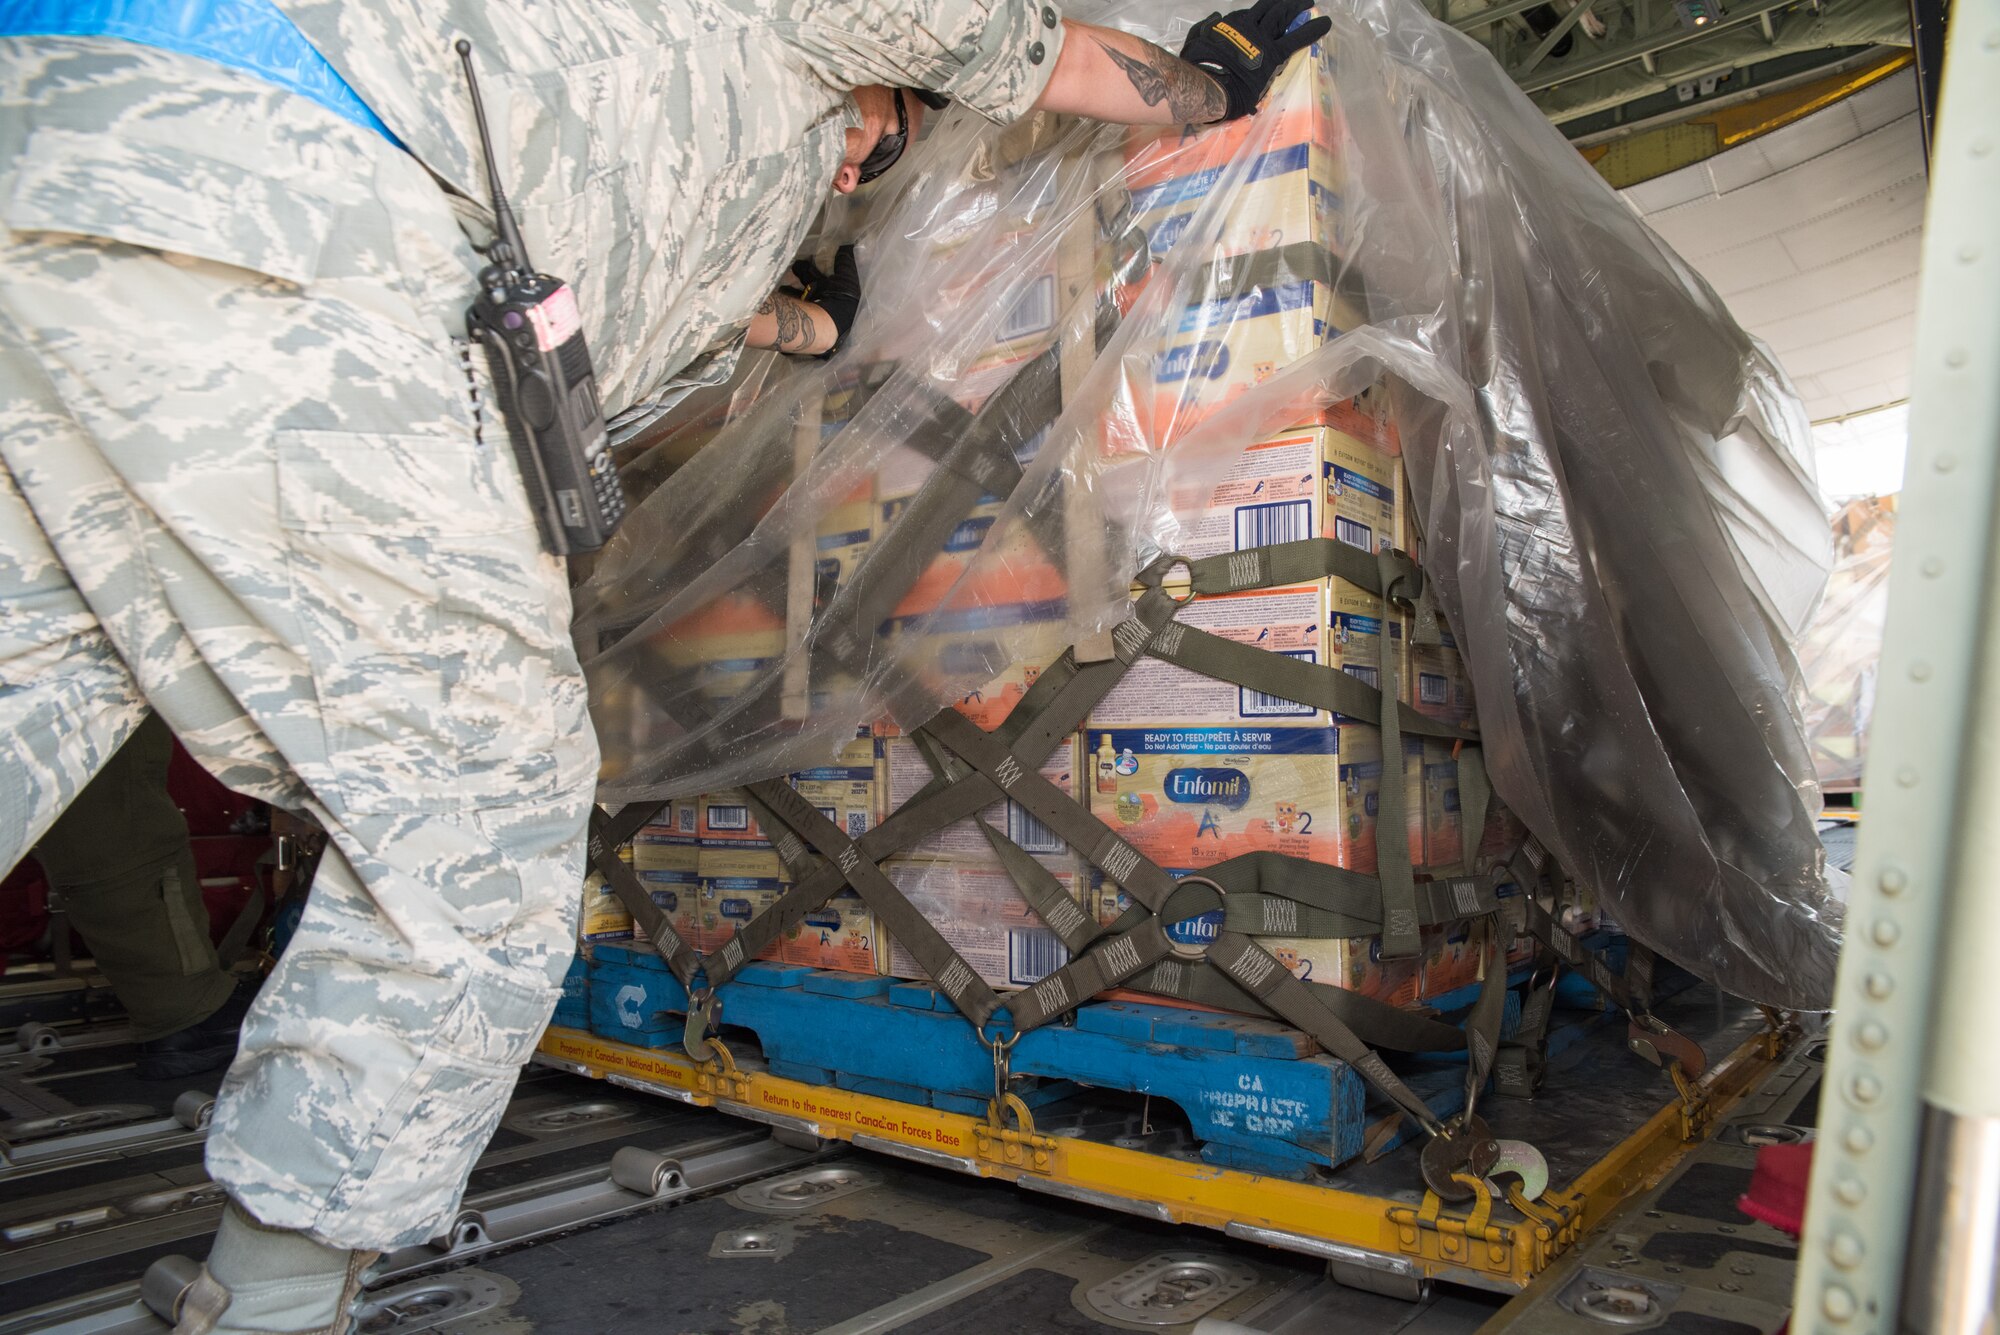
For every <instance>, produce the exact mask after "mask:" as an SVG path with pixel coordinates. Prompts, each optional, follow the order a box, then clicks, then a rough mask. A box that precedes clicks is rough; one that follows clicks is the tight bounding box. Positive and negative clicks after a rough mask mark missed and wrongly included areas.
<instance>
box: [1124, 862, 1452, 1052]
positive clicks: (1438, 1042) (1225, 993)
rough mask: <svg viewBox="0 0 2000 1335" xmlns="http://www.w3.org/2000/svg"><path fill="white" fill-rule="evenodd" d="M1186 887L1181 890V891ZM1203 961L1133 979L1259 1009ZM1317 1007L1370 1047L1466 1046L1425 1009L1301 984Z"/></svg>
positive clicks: (1131, 916)
mask: <svg viewBox="0 0 2000 1335" xmlns="http://www.w3.org/2000/svg"><path fill="white" fill-rule="evenodd" d="M1188 888H1189V887H1188V886H1185V885H1184V886H1183V887H1182V890H1183V891H1186V890H1187V889H1188ZM1145 917H1146V911H1145V910H1144V909H1142V908H1140V907H1139V906H1138V905H1136V904H1135V905H1133V906H1132V908H1130V909H1129V910H1127V911H1126V912H1125V913H1123V914H1121V915H1120V916H1119V918H1118V921H1116V922H1114V923H1112V924H1111V926H1110V927H1109V928H1108V929H1107V930H1108V931H1109V932H1111V933H1112V934H1114V935H1115V934H1117V933H1119V932H1122V931H1126V930H1129V929H1130V928H1132V927H1133V926H1135V925H1137V924H1138V923H1140V922H1142V921H1144V919H1145ZM1209 963H1210V962H1208V961H1201V960H1180V959H1169V960H1163V961H1161V962H1160V963H1159V964H1156V965H1154V966H1153V967H1152V968H1151V969H1149V970H1147V971H1146V972H1145V973H1142V974H1139V975H1138V976H1136V977H1135V978H1134V979H1133V980H1132V986H1133V987H1134V988H1136V989H1138V990H1140V991H1143V992H1157V993H1159V994H1160V995H1161V996H1163V997H1178V998H1179V999H1180V1000H1182V1001H1192V1002H1195V1003H1196V1004H1197V1005H1202V1006H1213V1007H1215V1008H1216V1009H1218V1010H1237V1011H1240V1010H1245V1009H1259V1008H1264V1006H1263V1002H1261V1001H1260V1000H1258V998H1256V997H1255V996H1252V995H1250V994H1249V993H1246V992H1245V991H1244V990H1243V989H1242V988H1240V987H1238V986H1237V985H1236V984H1235V983H1233V982H1231V981H1230V980H1229V978H1228V977H1226V976H1225V975H1224V974H1223V973H1221V972H1220V971H1219V970H1217V969H1214V968H1211V967H1209ZM1300 986H1302V987H1304V988H1306V989H1307V990H1308V991H1310V992H1311V993H1312V994H1313V996H1314V997H1315V998H1317V999H1318V1001H1319V1004H1320V1005H1321V1006H1322V1007H1323V1008H1325V1009H1326V1010H1329V1011H1331V1012H1332V1013H1333V1014H1334V1015H1335V1016H1336V1017H1337V1018H1338V1019H1339V1020H1340V1022H1341V1023H1342V1024H1344V1025H1346V1026H1347V1027H1348V1028H1349V1029H1350V1030H1352V1031H1353V1032H1354V1035H1355V1036H1356V1037H1357V1038H1359V1039H1361V1040H1362V1041H1363V1042H1364V1043H1367V1044H1368V1045H1369V1046H1371V1047H1377V1048H1393V1049H1394V1050H1395V1051H1397V1052H1458V1051H1460V1050H1462V1049H1463V1048H1464V1047H1465V1034H1464V1033H1463V1032H1462V1031H1460V1030H1459V1029H1458V1028H1457V1027H1456V1026H1454V1025H1449V1024H1444V1023H1442V1022H1441V1021H1439V1020H1437V1019H1435V1018H1433V1013H1432V1012H1428V1011H1419V1010H1411V1009H1407V1008H1405V1007H1402V1006H1391V1005H1390V1004H1389V1003H1388V1002H1386V1001H1377V1000H1376V999H1375V998H1373V997H1366V996H1363V995H1362V994H1361V993H1359V992H1350V991H1348V990H1347V989H1346V988H1344V987H1331V986H1326V985H1323V984H1320V983H1309V982H1305V981H1304V980H1301V981H1300Z"/></svg>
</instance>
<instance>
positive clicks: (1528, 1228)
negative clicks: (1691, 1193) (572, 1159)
mask: <svg viewBox="0 0 2000 1335" xmlns="http://www.w3.org/2000/svg"><path fill="white" fill-rule="evenodd" d="M1795 1037H1796V1031H1795V1030H1794V1029H1793V1028H1792V1027H1791V1026H1790V1025H1786V1024H1779V1025H1777V1026H1775V1027H1773V1028H1771V1029H1767V1030H1766V1031H1764V1032H1763V1033H1760V1034H1758V1035H1756V1036H1754V1037H1752V1038H1751V1039H1749V1040H1748V1041H1746V1042H1745V1043H1744V1044H1743V1045H1742V1046H1741V1047H1739V1048H1737V1049H1736V1050H1735V1051H1734V1052H1732V1053H1730V1054H1729V1055H1728V1056H1727V1057H1725V1058H1724V1059H1722V1060H1721V1061H1719V1062H1716V1063H1714V1064H1713V1065H1712V1066H1711V1067H1710V1068H1709V1069H1708V1071H1707V1072H1706V1073H1705V1074H1704V1076H1703V1077H1702V1078H1701V1079H1700V1080H1699V1081H1696V1082H1681V1083H1680V1097H1679V1098H1678V1099H1675V1100H1674V1101H1671V1102H1669V1103H1667V1104H1666V1105H1665V1106H1664V1107H1662V1108H1661V1109H1660V1110H1659V1112H1657V1113H1656V1114H1654V1116H1652V1117H1651V1118H1649V1119H1648V1120H1647V1121H1646V1123H1645V1124H1644V1125H1642V1126H1641V1127H1639V1129H1638V1130H1636V1131H1635V1132H1633V1133H1632V1134H1631V1135H1630V1136H1628V1137H1626V1138H1625V1140H1623V1141H1622V1142H1620V1143H1619V1144H1618V1146H1617V1147H1616V1148H1615V1149H1613V1150H1612V1151H1611V1152H1610V1153H1609V1154H1607V1155H1605V1156H1604V1157H1603V1158H1602V1159H1600V1160H1598V1161H1597V1162H1596V1163H1595V1164H1593V1165H1592V1166H1591V1167H1590V1168H1589V1169H1588V1170H1586V1171H1585V1172H1583V1173H1582V1174H1580V1175H1579V1176H1578V1177H1577V1178H1576V1180H1575V1181H1573V1182H1571V1183H1568V1184H1566V1185H1554V1186H1551V1187H1550V1189H1549V1190H1548V1191H1547V1192H1546V1193H1545V1194H1544V1195H1543V1197H1542V1198H1541V1200H1539V1201H1526V1200H1524V1199H1522V1198H1521V1196H1520V1194H1519V1192H1518V1191H1516V1192H1514V1193H1512V1195H1511V1198H1510V1199H1508V1200H1505V1201H1500V1202H1496V1201H1495V1200H1494V1199H1493V1198H1492V1196H1491V1195H1490V1194H1488V1193H1487V1192H1485V1191H1484V1190H1482V1192H1481V1194H1480V1195H1479V1196H1478V1197H1477V1199H1476V1201H1475V1203H1474V1205H1473V1207H1472V1208H1471V1209H1470V1210H1469V1211H1466V1212H1464V1213H1459V1212H1457V1211H1456V1210H1446V1209H1443V1208H1441V1206H1440V1203H1439V1201H1438V1199H1437V1197H1436V1196H1434V1195H1429V1196H1427V1197H1426V1199H1425V1201H1424V1203H1423V1204H1422V1205H1410V1204H1408V1203H1407V1202H1403V1201H1397V1200H1392V1199H1388V1198H1385V1197H1380V1196H1371V1195H1364V1194H1361V1193H1358V1192H1352V1191H1342V1190H1339V1189H1336V1188H1332V1187H1323V1186H1313V1185H1309V1184H1306V1183H1301V1182H1290V1181H1285V1180H1283V1179H1279V1178H1271V1177H1264V1176H1261V1175H1258V1174H1255V1173H1248V1172H1242V1171H1239V1170H1235V1169H1227V1168H1218V1167H1214V1166H1212V1165H1208V1164H1201V1163H1187V1162H1183V1161H1181V1160H1178V1159H1169V1158H1165V1157H1162V1156H1160V1155H1155V1154H1148V1153H1145V1152H1143V1151H1139V1150H1128V1149H1120V1148H1118V1147H1116V1146H1112V1145H1100V1144H1096V1143H1094V1142H1091V1141H1087V1140H1080V1139H1075V1138H1071V1137H1055V1136H1048V1135H1044V1134H1041V1133H1038V1132H1037V1131H1036V1130H1035V1129H1034V1124H1033V1121H1032V1119H1031V1117H1030V1116H1029V1115H1028V1113H1027V1110H1026V1109H1025V1108H1023V1107H1018V1106H1015V1107H1013V1108H1012V1109H1011V1113H1012V1115H1011V1117H1010V1118H1009V1119H1008V1121H1007V1124H1002V1125H996V1124H995V1123H993V1122H992V1121H990V1120H988V1119H983V1118H978V1117H968V1116H964V1115H962V1114H958V1113H950V1112H942V1111H939V1110H937V1109H935V1108H926V1107H920V1106H918V1105H916V1104H909V1103H900V1102H897V1101H895V1100H893V1099H885V1098H879V1097H876V1096H873V1095H868V1094H857V1093H853V1092H851V1091H848V1090H843V1089H835V1088H830V1087H827V1086H823V1085H810V1084H805V1083H802V1082H800V1081H797V1080H788V1079H785V1078H782V1077H780V1076H774V1075H771V1074H770V1073H768V1072H766V1071H762V1070H758V1069H755V1068H753V1067H750V1066H739V1065H738V1064H737V1063H736V1062H735V1061H734V1059H733V1058H732V1057H731V1055H730V1053H729V1051H728V1049H727V1048H725V1047H724V1046H723V1045H722V1044H720V1043H717V1044H716V1045H715V1048H716V1053H715V1056H714V1057H713V1058H712V1059H710V1060H708V1061H705V1062H697V1061H695V1060H693V1059H692V1058H690V1057H688V1056H686V1055H685V1054H683V1053H680V1052H669V1051H664V1050H655V1049H646V1048H636V1047H629V1046H627V1045H625V1044H622V1043H614V1042H611V1041H609V1040H607V1039H602V1038H597V1037H595V1036H593V1035H591V1034H587V1033H584V1032H583V1031H581V1030H576V1029H560V1028H552V1029H550V1030H549V1031H548V1033H547V1034H546V1035H544V1037H543V1039H542V1042H541V1046H540V1048H539V1049H538V1051H537V1053H536V1056H535V1060H536V1061H537V1062H539V1063H541V1064H544V1065H547V1066H553V1067H557V1068H559V1069H561V1070H565V1071H570V1072H574V1073H575V1074H578V1075H585V1076H589V1077H592V1078H594V1079H601V1080H610V1081H612V1082H613V1083H616V1084H619V1085H622V1086H625V1087H628V1088H632V1089H638V1090H643V1091H646V1092H649V1093H654V1094H659V1095H662V1096H664V1097H667V1098H672V1099H677V1100H679V1101H681V1102H684V1103H691V1104H695V1105H698V1106H701V1107H712V1108H717V1109H719V1110H721V1111H723V1112H727V1113H731V1114H734V1115H736V1116H739V1117H745V1118H748V1119H750V1120H752V1121H758V1122H764V1123H767V1124H770V1125H773V1126H777V1127H780V1128H785V1129H788V1130H791V1131H793V1132H798V1133H805V1134H810V1135H813V1136H816V1137H819V1138H820V1139H822V1140H844V1141H848V1142H850V1143H852V1144H853V1145H855V1146H856V1147H857V1148H860V1149H866V1150H874V1151H877V1152H880V1153H884V1154H890V1155H895V1156H897V1157H899V1158H905V1159H910V1160H914V1161H916V1162H920V1163H926V1164H931V1165H934V1166H939V1167H946V1168H952V1169H956V1170H958V1171H960V1172H963V1173H970V1174H973V1175H976V1176H979V1177H989V1178H1000V1179H1003V1180H1005V1181H1010V1182H1013V1183H1015V1184H1016V1185H1018V1186H1021V1187H1025V1188H1028V1189H1031V1190H1036V1191H1042V1192H1045V1193H1048V1194H1051V1195H1056V1196H1061V1197H1065V1198H1067V1199H1070V1200H1075V1201H1081V1202H1085V1203H1089V1204H1094V1205H1099V1206H1102V1207H1105V1208H1108V1209H1113V1210H1121V1211H1124V1212H1126V1213H1130V1214H1137V1215H1142V1216H1144V1217H1146V1218H1150V1219H1157V1220H1160V1221H1162V1222H1168V1223H1180V1224H1197V1225H1200V1226H1202V1227H1205V1228H1214V1229H1220V1230H1222V1231H1224V1232H1225V1233H1228V1234H1229V1235H1231V1236H1233V1237H1239V1238H1245V1239H1249V1240H1251V1241H1256V1242H1262V1243H1265V1244H1268V1245H1271V1246H1275V1247H1281V1248H1285V1249H1288V1250H1292V1251H1300V1252H1305V1253H1307V1254H1310V1255H1316V1256H1323V1257H1326V1258H1327V1259H1328V1260H1331V1261H1336V1262H1342V1263H1344V1264H1346V1265H1348V1266H1350V1267H1359V1268H1361V1269H1363V1270H1369V1271H1375V1272H1380V1273H1383V1274H1385V1275H1388V1276H1395V1277H1399V1278H1405V1279H1412V1280H1414V1279H1423V1278H1428V1279H1437V1280H1446V1281H1450V1282H1453V1283H1458V1284H1468V1285H1472V1286H1475V1287H1478V1288H1484V1289H1492V1290H1496V1291H1499V1292H1506V1293H1511V1292H1514V1291H1516V1290H1519V1289H1521V1288H1523V1287H1525V1286H1526V1285H1527V1284H1528V1283H1529V1281H1531V1280H1533V1279H1534V1278H1535V1276H1536V1275H1538V1274H1540V1273H1541V1272H1542V1271H1543V1270H1544V1269H1546V1268H1547V1267H1548V1266H1549V1264H1550V1263H1551V1262H1553V1261H1554V1260H1555V1259H1556V1258H1557V1257H1559V1256H1561V1255H1562V1254H1563V1253H1564V1252H1565V1251H1567V1250H1569V1248H1570V1247H1571V1246H1573V1245H1574V1244H1575V1242H1576V1241H1577V1239H1578V1238H1580V1237H1582V1236H1583V1234H1584V1232H1585V1231H1587V1230H1588V1229H1591V1228H1594V1227H1595V1226H1596V1225H1597V1224H1599V1223H1601V1222H1603V1220H1604V1219H1605V1218H1606V1217H1608V1216H1609V1215H1610V1214H1611V1213H1612V1212H1613V1211H1615V1210H1616V1209H1617V1207H1618V1206H1619V1205H1620V1204H1621V1203H1622V1202H1623V1201H1625V1200H1626V1199H1628V1198H1629V1197H1631V1196H1633V1195H1634V1194H1636V1193H1638V1192H1640V1191H1642V1190H1644V1189H1645V1188H1646V1187H1648V1186H1650V1185H1651V1184H1653V1183H1654V1182H1657V1181H1658V1180H1659V1179H1660V1177H1661V1175H1662V1174H1664V1173H1665V1172H1666V1171H1667V1170H1668V1169H1670V1168H1671V1167H1673V1165H1674V1164H1675V1163H1676V1162H1677V1161H1678V1160H1679V1159H1680V1158H1681V1156H1682V1155H1684V1154H1685V1153H1686V1152H1687V1151H1688V1150H1689V1148H1691V1147H1692V1146H1693V1145H1695V1144H1697V1143H1699V1142H1700V1140H1702V1139H1703V1138H1705V1137H1706V1136H1707V1134H1708V1133H1709V1131H1710V1129H1711V1128H1712V1127H1714V1126H1715V1125H1716V1124H1717V1123H1718V1122H1719V1121H1720V1119H1721V1118H1722V1116H1723V1115H1724V1114H1725V1113H1726V1112H1727V1110H1728V1108H1729V1107H1730V1105H1732V1104H1733V1103H1735V1102H1736V1100H1737V1099H1739V1098H1741V1097H1742V1096H1743V1094H1744V1093H1745V1092H1746V1091H1749V1090H1751V1089H1753V1088H1755V1087H1756V1085H1757V1084H1758V1083H1759V1082H1760V1081H1761V1080H1762V1079H1763V1078H1764V1077H1765V1076H1767V1075H1769V1074H1770V1073H1771V1072H1772V1071H1773V1070H1774V1069H1775V1068H1776V1066H1777V1064H1778V1062H1779V1060H1780V1059H1781V1058H1782V1057H1783V1055H1784V1053H1785V1051H1786V1049H1787V1047H1788V1046H1789V1045H1790V1043H1791V1042H1792V1041H1793V1040H1794V1039H1795ZM1009 1102H1010V1104H1015V1103H1016V1101H1014V1100H1012V1099H1010V1100H1009ZM1510 1207H1511V1208H1510Z"/></svg>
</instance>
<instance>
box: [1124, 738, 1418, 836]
mask: <svg viewBox="0 0 2000 1335" xmlns="http://www.w3.org/2000/svg"><path fill="white" fill-rule="evenodd" d="M1084 744H1085V746H1086V747H1087V748H1091V749H1090V751H1089V755H1088V758H1089V759H1090V760H1091V761H1092V762H1093V774H1094V782H1093V784H1092V790H1091V796H1090V806H1091V810H1092V811H1093V812H1094V813H1096V815H1097V816H1098V818H1099V819H1101V820H1102V821H1104V823H1105V824H1107V825H1109V826H1110V827H1111V828H1113V829H1114V830H1116V831H1118V833H1119V834H1121V835H1122V836H1124V838H1125V839H1126V840H1127V841H1128V842H1130V843H1131V844H1132V845H1133V846H1134V847H1136V848H1137V849H1138V850H1139V851H1140V852H1142V853H1144V854H1145V855H1146V856H1147V857H1149V858H1151V859H1152V860H1153V861H1154V862H1156V863H1158V864H1160V865H1161V866H1163V867H1184V868H1200V867H1209V866H1213V865H1215V864H1216V863H1218V862H1224V861H1227V860H1228V859H1230V858H1233V857H1236V856H1238V855H1240V854H1243V853H1251V852H1258V851H1269V852H1275V853H1284V854H1286V855H1288V856H1291V857H1296V858H1302V859H1305V860H1307V861H1311V862H1324V863H1330V864H1333V865H1335V866H1342V867H1352V868H1354V869H1356V870H1362V871H1372V870H1373V869H1374V866H1375V820H1374V811H1375V807H1376V798H1377V795H1378V791H1379V789H1380V786H1381V776H1382V756H1381V740H1380V733H1379V731H1378V730H1377V729H1375V728H1374V727H1372V726H1367V725H1362V724H1350V725H1347V726H1344V727H1330V728H1282V727H1270V728H1250V727H1240V728H1196V727H1188V728H1097V729H1093V730H1092V731H1091V732H1089V733H1088V734H1086V735H1085V738H1084ZM1107 752H1108V753H1109V756H1110V765H1109V770H1110V773H1109V775H1108V776H1107V775H1106V774H1105V773H1104V768H1105V767H1104V766H1103V765H1102V764H1101V761H1102V759H1103V757H1104V755H1105V754H1106V753H1107Z"/></svg>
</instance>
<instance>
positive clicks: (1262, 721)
mask: <svg viewBox="0 0 2000 1335" xmlns="http://www.w3.org/2000/svg"><path fill="white" fill-rule="evenodd" d="M1175 619H1176V620H1177V621H1179V622H1181V623H1182V624H1185V625H1188V626H1192V627H1194V628H1196V629H1198V630H1205V631H1207V632H1209V633H1210V634H1212V635H1218V636H1221V637H1222V638H1223V639H1227V640H1234V641H1236V642H1237V643H1239V644H1247V645H1250V646H1252V647H1254V648H1257V649H1262V650H1265V651H1267V652H1270V653H1274V654H1283V655H1285V656H1286V657H1288V658H1295V659H1299V660H1301V661H1303V662H1307V663H1325V662H1327V661H1328V660H1327V648H1326V643H1325V641H1326V634H1327V628H1328V620H1329V610H1328V607H1327V592H1326V581H1324V580H1322V581H1320V582H1319V583H1317V584H1298V585H1293V586H1291V587H1289V588H1282V589H1260V590H1256V591H1254V592H1250V593H1224V594H1211V595H1208V596H1206V597H1202V598H1197V599H1195V600H1194V601H1193V602H1191V603H1189V604H1187V605H1186V606H1185V607H1183V608H1181V609H1180V611H1179V613H1178V614H1177V615H1176V618H1175ZM1332 723H1333V715H1332V714H1331V713H1330V712H1328V711H1326V710H1323V709H1314V708H1313V707H1312V706H1311V705H1305V704H1300V703H1299V702H1298V701H1296V700H1288V699H1285V698H1283V697H1282V696H1274V695H1266V694H1264V693H1263V692H1261V691H1255V690H1252V689H1250V688H1249V687H1247V686H1239V685H1237V684H1236V683H1235V682H1230V681H1224V680H1222V679H1221V678H1218V677H1209V676H1204V675H1203V674H1201V673H1199V672H1193V671H1190V670H1189V669H1187V668H1184V667H1180V666H1178V665H1177V664H1173V663H1169V662H1167V661H1165V660H1164V659H1159V658H1153V657H1150V656H1144V657H1141V658H1140V659H1139V660H1138V661H1137V662H1136V663H1134V664H1133V665H1132V666H1131V668H1130V669H1129V670H1128V671H1127V672H1126V673H1125V675H1124V677H1123V678H1121V679H1120V680H1119V682H1118V684H1117V685H1116V686H1114V687H1112V688H1111V691H1110V693H1109V694H1108V695H1106V696H1105V697H1104V698H1103V699H1102V700H1100V701H1098V703H1097V706H1096V708H1094V709H1092V710H1091V712H1090V721H1089V725H1088V727H1089V731H1090V732H1091V733H1092V736H1091V739H1090V740H1091V744H1092V745H1095V744H1096V743H1097V742H1098V740H1099V738H1098V736H1097V735H1096V734H1098V733H1101V732H1102V731H1103V730H1104V729H1106V728H1120V729H1130V728H1148V729H1151V728H1201V727H1235V726H1255V725H1270V724H1285V725H1289V726H1311V727H1322V728H1323V727H1328V726H1331V725H1332Z"/></svg>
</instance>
